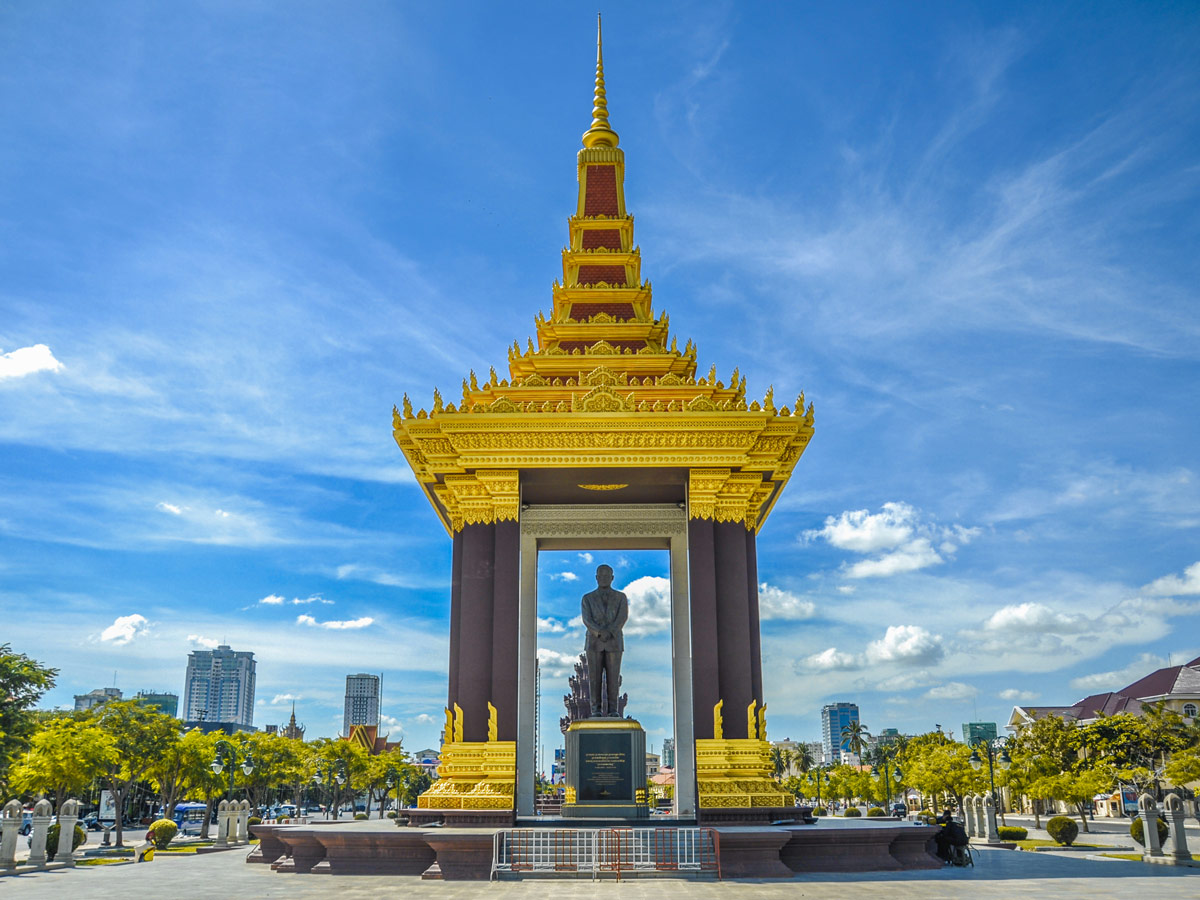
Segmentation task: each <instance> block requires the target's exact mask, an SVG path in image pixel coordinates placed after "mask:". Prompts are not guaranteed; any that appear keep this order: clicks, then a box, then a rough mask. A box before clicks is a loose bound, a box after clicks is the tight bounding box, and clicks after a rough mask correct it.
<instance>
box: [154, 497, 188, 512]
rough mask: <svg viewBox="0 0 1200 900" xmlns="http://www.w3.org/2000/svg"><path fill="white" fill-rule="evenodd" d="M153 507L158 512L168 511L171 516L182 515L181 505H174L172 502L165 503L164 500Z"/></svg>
mask: <svg viewBox="0 0 1200 900" xmlns="http://www.w3.org/2000/svg"><path fill="white" fill-rule="evenodd" d="M154 508H155V509H157V510H159V511H160V512H165V513H170V514H171V515H173V516H182V515H183V507H181V506H176V505H175V504H174V503H167V502H166V501H165V500H164V501H162V502H161V503H157V504H155V506H154Z"/></svg>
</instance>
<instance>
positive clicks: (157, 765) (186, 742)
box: [146, 728, 216, 819]
mask: <svg viewBox="0 0 1200 900" xmlns="http://www.w3.org/2000/svg"><path fill="white" fill-rule="evenodd" d="M215 744H216V739H215V738H210V737H208V736H207V735H205V734H204V733H202V732H201V731H200V729H198V728H193V729H191V730H190V731H188V732H186V733H184V734H183V735H182V736H181V737H180V738H179V740H178V741H173V742H170V743H169V744H168V746H166V747H164V748H163V749H162V751H161V752H160V753H159V754H157V755H156V756H155V757H154V758H153V759H152V760H151V761H150V765H149V766H148V767H147V769H146V776H147V777H148V778H149V779H150V780H151V781H152V782H153V783H154V786H155V787H156V788H157V789H158V791H159V802H160V804H161V806H162V809H163V818H164V819H170V818H171V817H172V816H174V815H175V807H176V805H177V804H178V803H179V802H180V801H181V800H182V799H184V796H185V795H186V794H187V793H188V792H189V791H192V790H198V791H204V789H205V785H206V782H208V781H210V780H212V775H213V772H212V769H211V766H212V760H213V750H214V746H215Z"/></svg>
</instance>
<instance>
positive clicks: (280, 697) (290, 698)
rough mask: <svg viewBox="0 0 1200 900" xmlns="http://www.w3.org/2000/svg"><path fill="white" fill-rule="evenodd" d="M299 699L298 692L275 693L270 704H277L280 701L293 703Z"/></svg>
mask: <svg viewBox="0 0 1200 900" xmlns="http://www.w3.org/2000/svg"><path fill="white" fill-rule="evenodd" d="M299 699H300V695H299V694H276V695H275V696H274V697H272V698H271V705H272V706H278V705H279V704H281V703H294V702H295V701H297V700H299Z"/></svg>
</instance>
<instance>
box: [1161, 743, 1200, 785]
mask: <svg viewBox="0 0 1200 900" xmlns="http://www.w3.org/2000/svg"><path fill="white" fill-rule="evenodd" d="M1163 774H1164V775H1166V776H1167V779H1168V780H1169V781H1170V782H1171V784H1174V785H1178V786H1183V785H1185V784H1191V783H1192V782H1193V781H1200V747H1188V748H1187V749H1185V750H1179V751H1178V752H1176V753H1173V754H1172V755H1171V759H1170V761H1169V762H1168V763H1167V765H1166V767H1165V769H1164V770H1163Z"/></svg>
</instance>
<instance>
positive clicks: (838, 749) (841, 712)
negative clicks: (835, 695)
mask: <svg viewBox="0 0 1200 900" xmlns="http://www.w3.org/2000/svg"><path fill="white" fill-rule="evenodd" d="M857 721H858V704H857V703H829V704H826V705H825V706H822V707H821V749H822V750H823V751H824V755H825V762H826V763H828V764H830V765H835V766H836V765H837V764H838V763H840V762H842V761H843V760H842V757H843V756H844V755H846V754H848V753H849V752H850V750H849V748H848V747H846V746H845V745H844V744H843V742H842V729H843V728H845V727H846V726H847V725H849V724H850V723H851V722H857Z"/></svg>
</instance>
